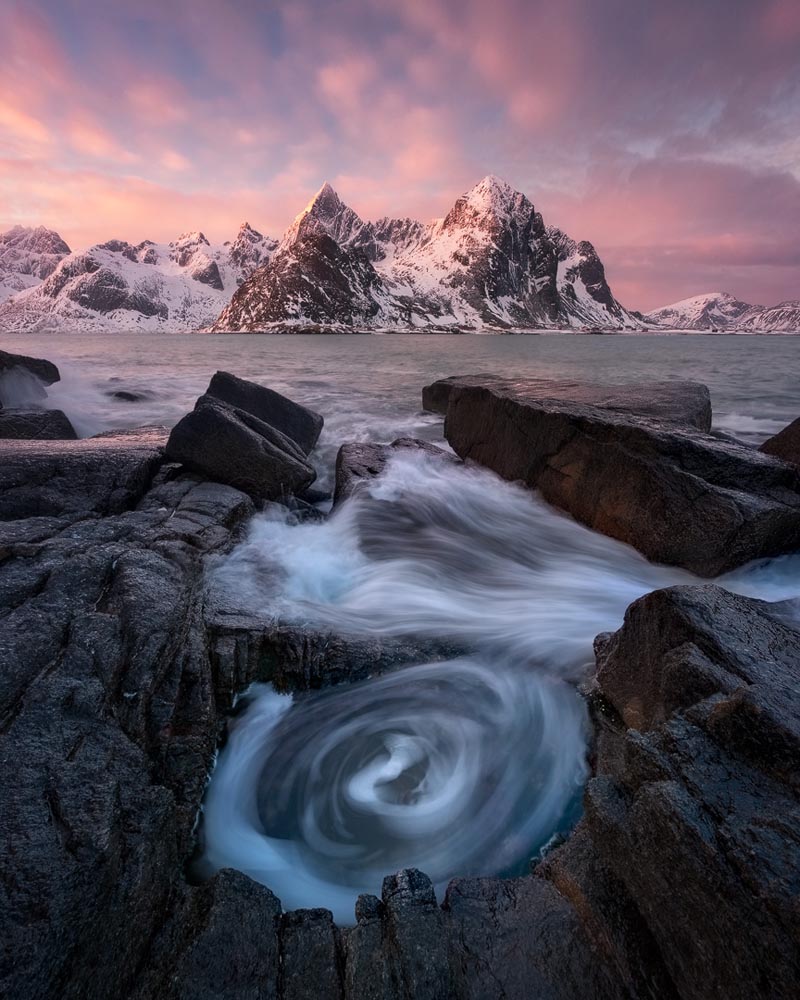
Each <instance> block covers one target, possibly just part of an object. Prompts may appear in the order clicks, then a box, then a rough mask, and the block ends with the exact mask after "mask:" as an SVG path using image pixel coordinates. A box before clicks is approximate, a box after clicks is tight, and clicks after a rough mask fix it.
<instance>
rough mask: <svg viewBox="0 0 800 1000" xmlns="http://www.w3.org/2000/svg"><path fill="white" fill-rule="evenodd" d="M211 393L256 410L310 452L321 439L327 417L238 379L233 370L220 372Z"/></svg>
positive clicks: (305, 453) (210, 389)
mask: <svg viewBox="0 0 800 1000" xmlns="http://www.w3.org/2000/svg"><path fill="white" fill-rule="evenodd" d="M207 392H208V395H209V396H214V397H216V398H217V399H221V400H222V401H223V402H224V403H229V404H230V405H231V406H235V407H238V409H240V410H246V411H247V412H248V413H252V415H253V416H254V417H258V419H259V420H263V421H264V423H267V424H270V425H271V426H272V427H274V428H276V429H277V430H279V431H280V432H281V434H285V435H286V437H288V438H291V440H292V441H294V442H295V444H296V445H298V447H299V448H300V449H301V450H302V452H303V454H304V455H307V454H308V453H309V452H310V451H311V449H312V448H313V447H314V445H315V444H316V443H317V440H318V439H319V436H320V433H321V432H322V425H323V423H324V420H323V418H322V417H321V416H320V414H319V413H315V412H314V411H313V410H309V409H308V408H307V407H305V406H300V404H299V403H295V402H294V400H292V399H287V398H286V396H282V395H281V394H280V393H279V392H275V391H274V390H273V389H269V388H267V387H266V386H262V385H257V384H256V383H255V382H248V381H246V380H245V379H243V378H237V376H236V375H231V374H230V372H217V373H216V375H214V377H213V378H212V379H211V382H210V383H209V386H208V390H207Z"/></svg>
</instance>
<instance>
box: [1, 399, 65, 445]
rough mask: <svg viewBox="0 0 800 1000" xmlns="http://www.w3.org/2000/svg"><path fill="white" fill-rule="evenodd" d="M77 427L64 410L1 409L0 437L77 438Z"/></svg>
mask: <svg viewBox="0 0 800 1000" xmlns="http://www.w3.org/2000/svg"><path fill="white" fill-rule="evenodd" d="M77 436H78V435H77V434H76V433H75V428H74V427H73V426H72V424H71V423H70V422H69V420H68V418H67V416H66V415H65V414H64V412H63V411H62V410H41V409H38V410H34V409H22V408H20V407H6V408H5V409H3V410H0V438H15V439H26V440H38V441H42V440H48V441H52V440H59V439H62V440H75V438H77Z"/></svg>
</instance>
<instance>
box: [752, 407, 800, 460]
mask: <svg viewBox="0 0 800 1000" xmlns="http://www.w3.org/2000/svg"><path fill="white" fill-rule="evenodd" d="M761 451H763V452H764V453H765V454H766V455H774V456H775V458H779V459H781V461H782V462H791V464H792V465H797V466H800V417H798V418H797V420H793V421H792V422H791V423H790V424H789V425H788V426H787V427H784V428H783V430H782V431H779V432H778V433H777V434H775V435H774V436H773V437H771V438H768V439H767V440H766V441H765V442H764V443H763V444H762V445H761Z"/></svg>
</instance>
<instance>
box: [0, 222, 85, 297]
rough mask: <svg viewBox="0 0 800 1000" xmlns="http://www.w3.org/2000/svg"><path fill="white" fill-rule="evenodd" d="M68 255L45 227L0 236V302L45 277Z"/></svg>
mask: <svg viewBox="0 0 800 1000" xmlns="http://www.w3.org/2000/svg"><path fill="white" fill-rule="evenodd" d="M69 253H70V249H69V247H68V246H67V244H66V243H65V242H64V240H62V239H61V237H60V236H59V235H58V233H56V232H54V231H53V230H52V229H46V228H45V227H44V226H37V227H36V228H35V229H32V228H28V227H26V226H14V227H13V229H9V230H8V232H6V233H0V302H4V301H5V300H6V299H8V298H10V297H11V296H12V295H15V294H16V293H17V292H19V291H23V290H24V289H26V288H30V287H32V286H33V285H36V284H38V283H39V282H40V281H42V280H43V279H44V278H46V277H48V275H50V274H52V273H53V271H54V270H55V269H56V267H57V266H58V264H59V263H60V261H62V260H63V259H64V257H66V256H67V254H69Z"/></svg>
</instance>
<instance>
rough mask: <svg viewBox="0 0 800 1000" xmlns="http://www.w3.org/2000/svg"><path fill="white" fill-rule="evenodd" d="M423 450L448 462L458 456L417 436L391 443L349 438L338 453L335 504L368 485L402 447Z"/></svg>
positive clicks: (453, 460) (455, 460)
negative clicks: (350, 439) (376, 442)
mask: <svg viewBox="0 0 800 1000" xmlns="http://www.w3.org/2000/svg"><path fill="white" fill-rule="evenodd" d="M409 449H410V450H412V451H424V452H425V453H426V454H428V455H432V456H433V457H434V458H436V459H441V460H442V461H445V462H457V461H458V459H457V458H455V456H453V455H450V454H449V453H448V452H446V451H444V449H442V448H437V447H436V445H434V444H429V443H428V442H427V441H420V440H418V439H417V438H397V440H396V441H393V442H392V443H391V444H373V443H372V442H362V441H348V442H347V443H346V444H343V445H342V447H341V448H340V449H339V453H338V454H337V456H336V484H335V487H334V493H333V503H334V506H336V505H337V504H340V503H342V501H343V500H346V499H347V498H348V497H351V496H353V495H354V494H355V493H357V492H358V491H359V490H360V489H361V488H362V487H364V486H366V485H368V484H369V483H370V482H371V481H372V480H373V479H375V478H376V476H379V475H380V474H381V473H382V472H383V470H384V469H385V468H386V464H387V462H388V461H389V459H390V458H391V457H392V456H393V455H396V454H397V452H398V451H403V450H409Z"/></svg>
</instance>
